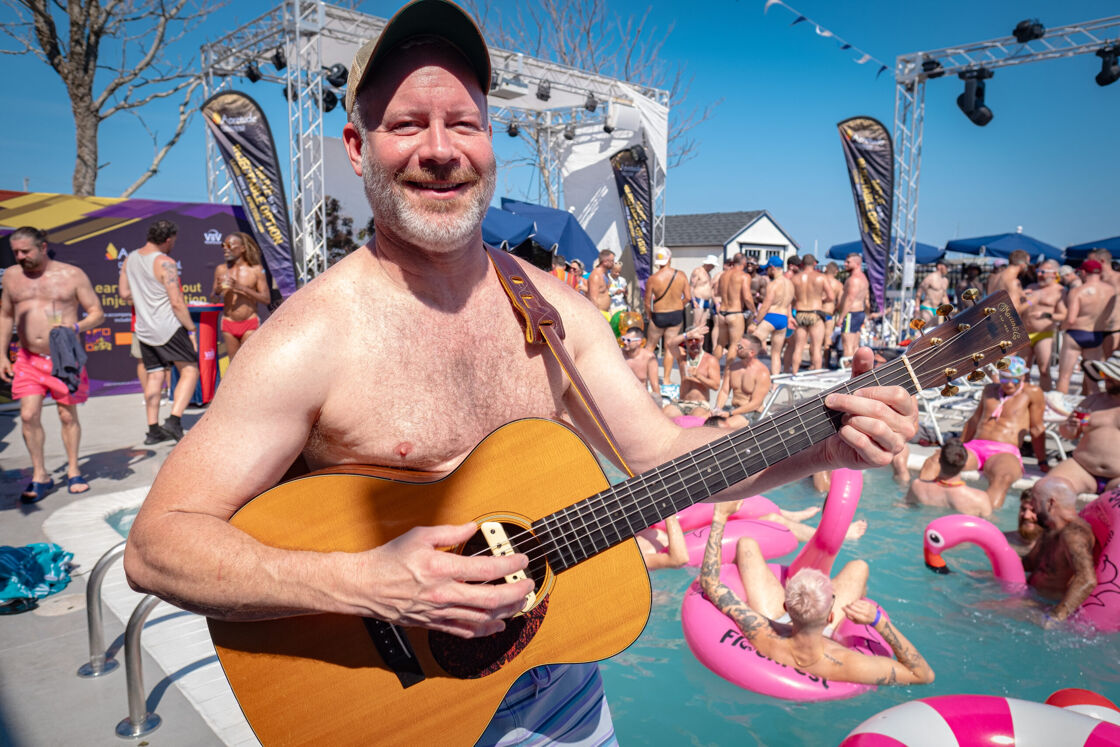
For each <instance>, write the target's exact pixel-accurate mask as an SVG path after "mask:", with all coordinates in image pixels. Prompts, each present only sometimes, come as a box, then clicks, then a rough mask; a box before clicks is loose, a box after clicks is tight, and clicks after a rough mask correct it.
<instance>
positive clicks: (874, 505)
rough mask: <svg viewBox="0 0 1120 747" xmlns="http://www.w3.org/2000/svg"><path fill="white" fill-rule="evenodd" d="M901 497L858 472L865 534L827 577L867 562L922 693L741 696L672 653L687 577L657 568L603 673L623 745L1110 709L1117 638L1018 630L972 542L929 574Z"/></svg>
mask: <svg viewBox="0 0 1120 747" xmlns="http://www.w3.org/2000/svg"><path fill="white" fill-rule="evenodd" d="M901 495H902V492H901V490H900V488H899V487H898V486H897V485H895V483H894V482H893V481H892V480H891V477H890V473H889V472H888V471H887V470H870V471H868V472H865V473H864V488H863V496H862V499H861V501H860V507H859V510H858V511H857V513H856V518H857V519H866V520H867V521H868V524H869V527H868V530H867V534H866V535H864V537H863V538H862V539H860V540H859V541H858V542H848V543H845V546H844V549H843V551H842V552H841V553H840V555H839V556H838V557H837V559H836V566H835V568H836V569H837V570H838V569H839V568H841V567H842V566H843V564H844V563H846V562H847V561H849V560H852V559H855V558H862V559H864V560H866V561H867V562H868V564H869V565H870V566H871V577H870V581H869V583H868V587H869V588H868V595H869V596H870V597H872V598H873V599H875V600H876V601H878V602H879V603H880V604H881V605H882V606H883V607H884V609H886V610H887V611H888V612H889V613H890V614H891V618H892V620H894V621H895V622H896V623H897V624H898V627H899V629H900V630H902V632H903V633H904V634H905V635H906V636H907V637H908V638H909V639H910V640H911V642H913V643H914V645H915V646H917V648H918V650H919V651H921V652H922V654H923V655H924V656H925V657H926V659H927V660H928V661H929V663H930V666H932V667H933V669H934V672H935V673H936V675H937V679H936V681H935V682H934V683H933V684H932V685H926V686H915V687H894V688H879V689H878V690H877V691H874V692H871V693H868V694H865V695H861V696H858V697H856V698H854V699H852V700H846V701H833V702H827V703H815V704H801V703H789V702H785V701H779V700H774V699H772V698H767V697H764V696H761V695H755V694H754V693H751V692H748V691H746V690H742V689H740V688H738V687H735V686H734V685H731V684H730V683H728V682H726V681H725V680H723V679H721V678H719V677H717V676H716V675H714V674H712V673H711V672H709V671H708V670H707V669H706V668H704V667H703V666H702V665H701V664H699V663H698V662H697V661H696V659H695V658H694V657H693V655H692V652H691V651H689V649H688V646H687V645H686V644H685V642H684V638H683V635H682V633H681V625H680V606H681V600H682V599H683V596H684V592H685V590H686V589H687V588H688V586H689V584H690V583H691V582H692V580H693V579H694V578H695V574H696V570H695V569H687V568H686V569H679V570H665V571H657V572H656V573H653V574H652V585H653V594H654V601H653V611H652V614H651V616H650V621H649V624H648V625H647V627H646V629H645V632H644V633H643V634H642V636H641V638H639V639H638V640H637V641H636V642H635V643H634V644H633V645H632V646H630V648H629V649H627V650H626V651H625V652H623V653H622V654H619V655H618V656H616V657H614V658H613V659H610V660H609V661H606V662H603V665H602V670H603V679H604V681H605V683H606V691H607V699H608V701H609V702H610V705H611V712H612V714H613V716H614V723H615V729H616V731H617V733H618V736H619V740H620V741H621V743H622V744H625V745H631V744H694V745H704V744H739V745H751V744H759V745H835V744H837V743H838V742H840V740H841V739H843V738H844V736H845V735H846V734H847V733H848V732H849V731H850V730H851V729H853V728H855V727H856V726H857V725H858V724H860V723H861V722H862V721H864V720H865V719H867V718H869V717H870V716H872V715H874V714H875V713H878V712H879V711H881V710H883V709H885V708H889V707H890V706H893V705H897V704H899V703H902V702H905V701H907V700H911V699H913V698H921V697H926V696H930V695H945V694H950V693H982V694H988V695H1004V696H1012V697H1017V698H1022V699H1025V700H1037V701H1042V700H1045V699H1046V697H1047V696H1048V695H1049V694H1050V693H1051V692H1053V691H1054V690H1057V689H1059V688H1062V687H1084V688H1087V689H1090V690H1095V691H1097V692H1099V693H1101V694H1103V695H1105V696H1107V697H1109V698H1111V699H1112V700H1114V701H1116V700H1120V668H1118V667H1117V650H1118V643H1120V637H1118V636H1116V635H1113V636H1094V637H1093V638H1083V637H1080V636H1074V635H1071V634H1069V633H1067V632H1062V631H1057V630H1055V631H1044V630H1042V629H1041V628H1039V627H1037V626H1036V625H1034V624H1033V623H1029V622H1027V621H1026V619H1025V613H1024V612H1022V611H1021V610H1019V609H1017V608H1016V607H1014V606H1012V605H1010V604H1009V603H1007V602H1005V601H1004V600H1005V599H1006V597H1005V596H1004V595H1003V594H1001V593H1000V589H999V585H998V583H996V582H995V581H994V580H993V578H992V575H991V572H990V570H989V565H988V562H987V559H986V557H985V556H984V553H983V551H981V550H980V549H979V548H977V547H975V546H973V545H966V546H961V547H957V548H954V549H953V550H950V551H949V552H947V553H946V555H945V558H946V560H947V561H948V563H949V566H950V567H951V568H952V569H953V571H954V572H953V573H951V574H949V575H946V576H939V575H936V574H933V573H931V572H930V571H929V570H928V569H927V568H926V567H925V564H924V562H923V559H922V530H923V529H924V528H925V525H926V524H927V523H928V522H929V521H930V520H932V519H934V518H936V517H937V516H940V515H942V514H943V513H944V512H943V511H940V510H937V509H930V508H919V509H914V508H908V507H904V506H902V505H901V504H900V499H901ZM767 496H768V497H769V498H771V499H772V500H774V501H775V502H777V503H778V504H779V505H780V506H782V507H783V508H786V509H801V508H807V507H809V506H813V505H821V504H822V502H823V497H822V496H819V495H818V494H816V493H815V492H814V491H813V490H812V488H811V487H810V486H809V484H808V483H807V482H803V483H800V484H797V485H788V486H785V487H783V488H780V489H778V490H775V491H771V492H768V493H767ZM1016 498H1017V494H1013V495H1012V496H1010V497H1009V500H1008V501H1007V503H1006V504H1005V505H1004V507H1003V508H1002V509H1001V510H1000V511H999V512H997V513H996V514H995V515H994V516H992V517H991V519H992V521H993V522H994V523H995V524H996V525H997V526H999V527H1001V528H1003V529H1010V528H1012V527H1013V526H1014V525H1015V524H1016V521H1017V511H1018V501H1017V500H1016ZM813 521H815V519H814V520H813ZM811 523H812V522H811ZM792 558H793V554H791V555H790V556H788V557H787V558H783V559H781V561H780V562H789V561H790V560H792Z"/></svg>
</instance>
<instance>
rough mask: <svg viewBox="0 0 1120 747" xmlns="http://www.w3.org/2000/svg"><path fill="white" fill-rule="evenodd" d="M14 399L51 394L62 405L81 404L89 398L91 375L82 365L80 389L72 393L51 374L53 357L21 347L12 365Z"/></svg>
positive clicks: (60, 380)
mask: <svg viewBox="0 0 1120 747" xmlns="http://www.w3.org/2000/svg"><path fill="white" fill-rule="evenodd" d="M12 368H13V371H14V375H13V376H12V399H20V398H22V397H31V396H33V395H36V394H41V395H43V396H44V397H45V396H46V395H48V394H49V395H50V396H52V397H54V401H55V402H57V403H58V404H60V405H80V404H82V403H83V402H85V401H86V400H87V399H89V376H88V375H87V374H86V369H85V367H84V366H83V367H82V378H81V380H80V381H79V383H78V391H76V392H73V393H71V392H70V390H69V389H67V388H66V384H64V383H63V382H62V379H60V378H58V377H57V376H51V357H50V356H49V355H39V354H38V353H32V352H30V351H28V350H24V349H23V348H20V349H19V351H18V352H17V353H16V362H15V365H13V366H12Z"/></svg>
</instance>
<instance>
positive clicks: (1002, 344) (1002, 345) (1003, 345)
mask: <svg viewBox="0 0 1120 747" xmlns="http://www.w3.org/2000/svg"><path fill="white" fill-rule="evenodd" d="M1009 347H1011V340H1000V341H999V349H1000V350H1002V351H1003V352H1005V353H1006V352H1007V349H1008V348H1009Z"/></svg>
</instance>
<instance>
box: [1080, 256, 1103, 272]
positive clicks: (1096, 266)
mask: <svg viewBox="0 0 1120 747" xmlns="http://www.w3.org/2000/svg"><path fill="white" fill-rule="evenodd" d="M1081 269H1082V270H1084V271H1085V272H1088V273H1095V274H1100V271H1101V263H1100V262H1098V261H1097V260H1095V259H1087V260H1085V261H1084V262H1082V263H1081Z"/></svg>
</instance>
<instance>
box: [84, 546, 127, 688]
mask: <svg viewBox="0 0 1120 747" xmlns="http://www.w3.org/2000/svg"><path fill="white" fill-rule="evenodd" d="M124 545H125V541H124V540H121V541H120V543H119V544H117V545H114V546H113V547H111V548H109V550H108V551H107V552H106V553H105V554H104V555H102V556H101V559H100V560H98V561H97V564H96V565H94V566H93V570H92V571H90V574H89V580H88V581H87V582H86V627H87V628H88V632H89V662H88V663H86V664H83V665H82V666H80V667H78V676H79V677H100V676H101V675H103V674H109V672H112V671H113V670H114V669H116V668H117V667H118V666H119V664H118V662H117V660H116V659H113V658H112V657H107V656H105V627H104V624H103V623H102V619H101V582H102V581H104V580H105V574H106V572H108V570H109V566H110V565H112V564H113V561H114V560H116V559H117V558H119V557H120V556H122V555H124Z"/></svg>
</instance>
